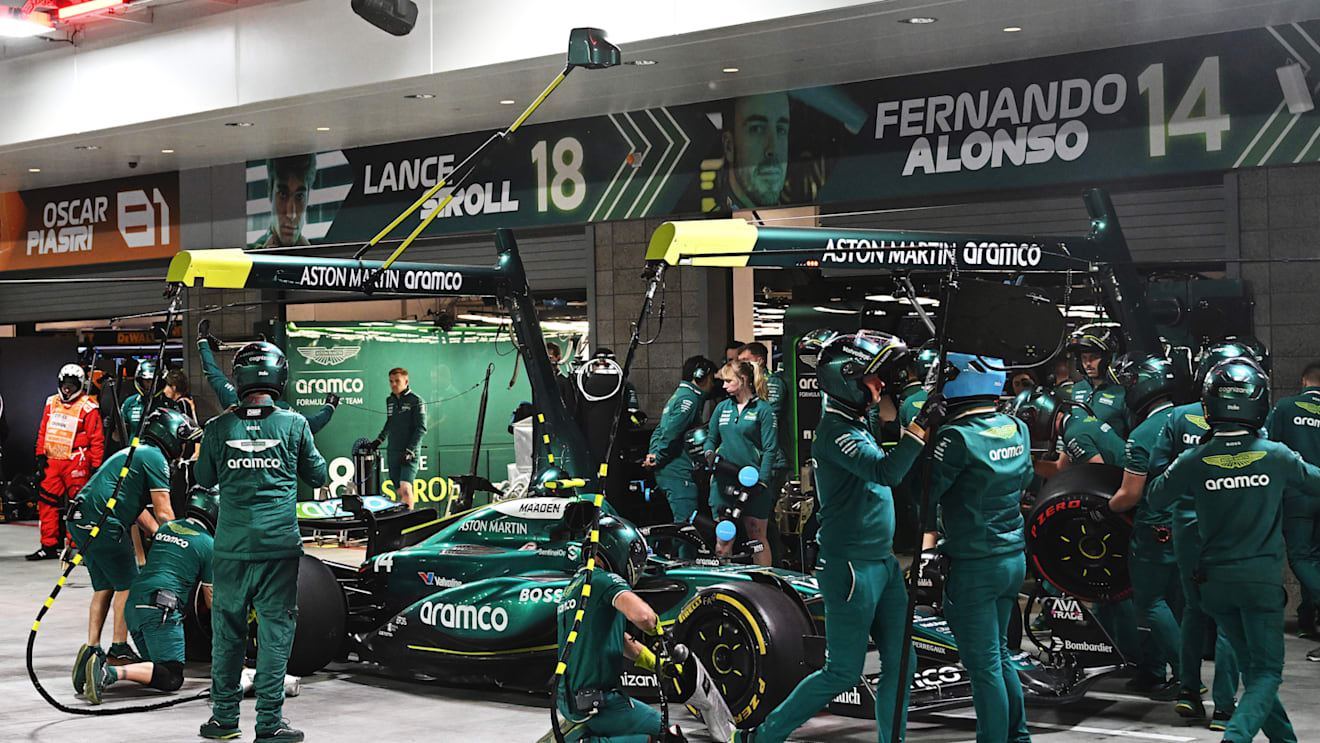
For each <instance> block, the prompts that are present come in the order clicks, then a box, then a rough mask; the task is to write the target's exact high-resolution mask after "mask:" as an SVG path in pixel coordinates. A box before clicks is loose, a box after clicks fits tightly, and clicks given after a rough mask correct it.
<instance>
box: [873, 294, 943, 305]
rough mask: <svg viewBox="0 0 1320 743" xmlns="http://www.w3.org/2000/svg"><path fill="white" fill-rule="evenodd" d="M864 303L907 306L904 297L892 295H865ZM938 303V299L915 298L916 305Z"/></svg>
mask: <svg viewBox="0 0 1320 743" xmlns="http://www.w3.org/2000/svg"><path fill="white" fill-rule="evenodd" d="M866 301H868V302H902V303H904V304H907V303H908V300H907V298H905V297H895V296H894V295H892V294H867V295H866ZM939 303H940V300H938V299H932V298H930V297H917V304H925V305H932V304H939Z"/></svg>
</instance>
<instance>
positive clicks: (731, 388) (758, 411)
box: [705, 361, 779, 567]
mask: <svg viewBox="0 0 1320 743" xmlns="http://www.w3.org/2000/svg"><path fill="white" fill-rule="evenodd" d="M716 377H717V378H718V379H720V380H721V381H722V382H723V383H724V391H725V392H727V393H728V395H729V397H728V398H727V399H725V400H723V401H721V402H720V404H719V405H716V406H715V411H714V412H713V413H711V415H710V424H709V429H708V434H707V437H706V452H705V454H706V461H707V462H714V461H715V459H716V455H717V454H718V455H719V459H721V460H724V461H726V462H729V463H731V464H733V465H736V467H738V468H742V467H748V466H751V467H755V468H756V473H757V482H756V486H755V492H754V493H753V494H752V496H751V497H750V498H749V499H748V500H747V502H746V503H743V504H741V506H740V505H739V504H738V503H737V502H736V497H735V496H733V495H730V494H729V493H730V491H731V490H735V489H737V488H738V487H739V484H738V483H737V482H736V481H735V479H734V478H733V477H731V476H730V475H729V474H727V473H726V472H724V471H722V470H717V471H716V472H715V474H714V475H713V476H712V477H711V479H710V508H711V511H712V512H713V513H714V514H715V517H716V518H720V516H721V513H722V512H726V511H727V510H730V509H739V508H740V509H741V517H740V518H739V521H741V523H742V527H743V531H744V533H745V534H746V535H747V538H748V539H755V540H757V541H759V542H760V543H761V544H763V545H765V544H766V527H767V525H768V524H769V519H770V509H771V507H772V506H773V505H774V496H775V493H773V492H771V488H770V483H771V482H772V481H773V476H774V464H775V454H776V452H777V451H778V449H779V430H778V428H777V427H776V425H775V416H774V411H773V410H772V409H771V408H770V405H769V404H768V403H766V402H765V395H766V389H765V378H764V377H758V376H757V373H756V366H754V365H753V364H752V363H751V362H747V361H730V362H728V363H727V364H725V365H724V366H723V368H721V369H720V371H719V373H718V374H716ZM716 549H717V551H718V552H719V554H725V555H727V554H729V552H730V551H731V550H732V549H733V543H732V542H724V541H721V542H719V544H718V545H717V547H716ZM752 559H753V560H754V561H755V562H756V564H758V565H763V566H765V567H770V550H769V547H768V545H767V548H766V549H763V550H761V551H760V552H757V553H756V554H755V555H753V556H752Z"/></svg>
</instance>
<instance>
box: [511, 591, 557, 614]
mask: <svg viewBox="0 0 1320 743" xmlns="http://www.w3.org/2000/svg"><path fill="white" fill-rule="evenodd" d="M563 597H564V589H562V588H524V589H522V591H520V592H519V593H518V600H519V601H521V602H522V603H524V604H526V603H529V602H530V603H533V604H534V603H538V602H541V601H544V602H552V601H553V602H555V603H559V600H560V599H561V598H563ZM501 611H503V609H501Z"/></svg>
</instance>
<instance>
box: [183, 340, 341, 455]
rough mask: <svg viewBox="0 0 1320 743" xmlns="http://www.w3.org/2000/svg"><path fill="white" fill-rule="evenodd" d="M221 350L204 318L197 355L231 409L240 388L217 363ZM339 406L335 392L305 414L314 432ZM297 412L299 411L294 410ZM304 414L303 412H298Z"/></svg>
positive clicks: (211, 383) (284, 404)
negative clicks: (310, 412)
mask: <svg viewBox="0 0 1320 743" xmlns="http://www.w3.org/2000/svg"><path fill="white" fill-rule="evenodd" d="M219 350H220V339H219V338H216V337H215V336H214V335H211V321H210V319H206V320H202V321H201V322H199V323H197V355H198V356H200V357H201V359H202V373H203V374H204V375H205V376H206V384H207V385H209V386H210V388H211V391H212V392H214V393H215V397H216V399H217V400H219V402H220V407H221V408H222V409H225V410H227V409H229V408H232V407H234V406H235V405H238V390H236V389H234V383H233V382H230V381H229V378H228V377H226V376H225V373H224V372H223V371H221V369H220V365H219V364H218V363H216V360H215V354H216V352H218V351H219ZM275 406H276V407H279V408H283V409H285V410H293V406H292V405H290V404H289V403H288V402H286V401H284V400H276V401H275ZM337 407H339V395H336V394H334V393H330V394H327V395H326V396H325V404H324V405H322V406H321V409H320V410H318V411H316V412H315V413H314V414H312V415H308V416H305V417H306V418H307V423H308V425H310V426H311V427H312V433H317V432H319V431H320V430H321V429H322V428H325V427H326V424H328V423H329V422H330V418H331V417H333V416H334V414H335V408H337ZM294 412H295V413H297V412H298V411H296V410H294ZM298 414H299V415H302V413H298Z"/></svg>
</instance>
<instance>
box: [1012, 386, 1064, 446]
mask: <svg viewBox="0 0 1320 743" xmlns="http://www.w3.org/2000/svg"><path fill="white" fill-rule="evenodd" d="M1058 411H1059V403H1058V401H1056V400H1055V399H1054V396H1053V395H1051V394H1050V393H1049V392H1048V391H1046V390H1043V389H1041V388H1040V387H1037V388H1035V389H1030V390H1024V391H1022V392H1021V393H1019V394H1018V396H1017V397H1016V398H1014V399H1013V407H1012V408H1011V409H1010V411H1009V412H1011V413H1012V414H1013V415H1014V416H1015V417H1017V418H1019V419H1021V421H1022V422H1023V423H1026V424H1027V431H1028V432H1029V433H1030V434H1031V443H1032V445H1033V446H1036V445H1039V444H1044V443H1046V442H1048V441H1049V440H1050V438H1051V437H1052V436H1053V435H1054V419H1055V417H1056V416H1057V414H1058Z"/></svg>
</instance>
